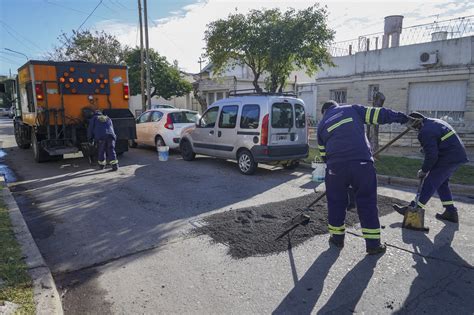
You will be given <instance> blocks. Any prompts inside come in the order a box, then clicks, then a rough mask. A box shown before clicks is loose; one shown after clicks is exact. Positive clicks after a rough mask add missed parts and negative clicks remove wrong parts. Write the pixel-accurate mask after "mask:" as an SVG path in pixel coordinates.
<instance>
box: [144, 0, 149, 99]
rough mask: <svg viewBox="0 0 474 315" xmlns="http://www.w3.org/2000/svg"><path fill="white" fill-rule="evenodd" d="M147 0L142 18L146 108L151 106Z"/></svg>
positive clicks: (145, 0)
mask: <svg viewBox="0 0 474 315" xmlns="http://www.w3.org/2000/svg"><path fill="white" fill-rule="evenodd" d="M146 2H147V0H143V8H144V18H145V59H146V93H147V101H148V102H147V103H148V108H151V89H150V52H149V45H148V11H147V3H146Z"/></svg>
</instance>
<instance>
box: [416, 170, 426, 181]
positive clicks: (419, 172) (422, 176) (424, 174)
mask: <svg viewBox="0 0 474 315" xmlns="http://www.w3.org/2000/svg"><path fill="white" fill-rule="evenodd" d="M427 174H428V173H425V172H423V170H418V173H417V174H416V176H417V177H418V178H419V179H422V178H425V177H426V175H427Z"/></svg>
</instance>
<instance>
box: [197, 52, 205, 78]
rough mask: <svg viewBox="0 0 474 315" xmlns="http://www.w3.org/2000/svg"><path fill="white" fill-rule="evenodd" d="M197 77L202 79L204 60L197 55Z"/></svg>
mask: <svg viewBox="0 0 474 315" xmlns="http://www.w3.org/2000/svg"><path fill="white" fill-rule="evenodd" d="M198 62H199V79H202V63H203V62H204V61H203V60H202V59H201V57H199V61H198Z"/></svg>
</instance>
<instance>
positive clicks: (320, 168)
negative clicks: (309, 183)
mask: <svg viewBox="0 0 474 315" xmlns="http://www.w3.org/2000/svg"><path fill="white" fill-rule="evenodd" d="M311 166H312V167H313V168H314V171H313V174H312V180H313V182H316V183H322V182H324V178H325V177H326V164H325V163H318V162H313V163H311Z"/></svg>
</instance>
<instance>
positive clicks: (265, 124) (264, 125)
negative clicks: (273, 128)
mask: <svg viewBox="0 0 474 315" xmlns="http://www.w3.org/2000/svg"><path fill="white" fill-rule="evenodd" d="M260 144H261V145H268V114H266V115H265V116H263V120H262V136H261V137H260Z"/></svg>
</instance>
